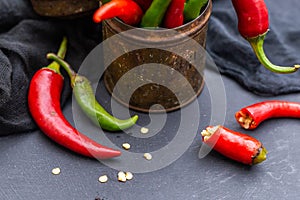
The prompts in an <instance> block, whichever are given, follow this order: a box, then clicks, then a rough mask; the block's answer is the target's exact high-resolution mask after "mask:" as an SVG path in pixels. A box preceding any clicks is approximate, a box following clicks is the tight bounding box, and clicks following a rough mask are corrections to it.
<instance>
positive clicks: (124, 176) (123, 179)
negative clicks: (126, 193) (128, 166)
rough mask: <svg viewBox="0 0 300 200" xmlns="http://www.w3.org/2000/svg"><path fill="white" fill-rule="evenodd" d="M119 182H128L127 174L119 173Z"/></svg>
mask: <svg viewBox="0 0 300 200" xmlns="http://www.w3.org/2000/svg"><path fill="white" fill-rule="evenodd" d="M118 181H120V182H126V174H125V173H124V172H122V171H120V172H119V173H118Z"/></svg>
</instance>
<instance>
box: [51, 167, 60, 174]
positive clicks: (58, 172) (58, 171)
mask: <svg viewBox="0 0 300 200" xmlns="http://www.w3.org/2000/svg"><path fill="white" fill-rule="evenodd" d="M52 174H54V175H58V174H60V168H58V167H56V168H53V169H52Z"/></svg>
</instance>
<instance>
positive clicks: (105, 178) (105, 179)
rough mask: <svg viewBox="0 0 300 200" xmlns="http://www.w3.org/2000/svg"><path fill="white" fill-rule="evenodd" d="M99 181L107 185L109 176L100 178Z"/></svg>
mask: <svg viewBox="0 0 300 200" xmlns="http://www.w3.org/2000/svg"><path fill="white" fill-rule="evenodd" d="M98 180H99V182H100V183H106V182H107V181H108V177H107V175H102V176H100V177H99V179H98Z"/></svg>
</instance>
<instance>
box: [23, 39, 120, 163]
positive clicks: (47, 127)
mask: <svg viewBox="0 0 300 200" xmlns="http://www.w3.org/2000/svg"><path fill="white" fill-rule="evenodd" d="M65 46H66V39H64V41H63V42H62V44H61V48H60V51H59V52H62V51H65V50H64V49H65ZM58 54H59V55H62V53H58ZM63 54H64V53H63ZM62 88H63V76H62V75H61V74H60V71H59V65H58V64H57V63H56V62H52V63H51V64H50V65H48V66H47V67H44V68H41V69H40V70H38V71H37V72H36V73H35V74H34V76H33V78H32V80H31V82H30V86H29V92H28V105H29V110H30V113H31V115H32V117H33V119H34V120H35V122H36V123H37V125H38V126H39V127H40V129H41V130H42V131H43V132H44V133H45V134H46V135H47V136H48V137H49V138H51V139H52V140H54V141H55V142H57V143H58V144H60V145H62V146H64V147H66V148H68V149H70V150H72V151H74V152H76V153H79V154H81V155H84V156H88V157H95V158H99V159H106V158H112V157H116V156H119V155H120V154H121V152H120V151H117V150H114V149H111V148H108V147H105V146H102V145H100V144H98V143H96V142H95V141H93V140H91V139H90V138H88V137H87V136H85V135H84V134H82V133H80V132H79V131H78V130H76V129H75V128H74V127H73V126H72V125H71V124H70V123H69V122H68V121H67V119H66V118H65V117H64V115H63V113H62V110H61V106H60V96H61V91H62Z"/></svg>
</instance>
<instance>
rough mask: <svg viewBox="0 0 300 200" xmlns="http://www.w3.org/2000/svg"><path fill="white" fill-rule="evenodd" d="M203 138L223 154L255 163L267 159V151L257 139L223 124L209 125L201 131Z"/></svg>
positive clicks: (240, 160) (241, 160)
mask: <svg viewBox="0 0 300 200" xmlns="http://www.w3.org/2000/svg"><path fill="white" fill-rule="evenodd" d="M201 135H202V140H203V142H204V143H205V144H207V145H208V146H210V147H212V148H213V149H214V150H216V151H218V152H219V153H221V154H222V155H224V156H226V157H228V158H230V159H233V160H235V161H238V162H241V163H244V164H247V165H253V164H258V163H261V162H263V161H264V160H265V159H266V154H267V151H266V149H265V148H264V147H263V145H262V143H261V142H260V141H258V140H257V139H255V138H253V137H251V136H249V135H246V134H243V133H239V132H235V131H232V130H230V129H228V128H225V127H223V126H209V127H207V128H206V129H205V130H203V131H202V132H201Z"/></svg>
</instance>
